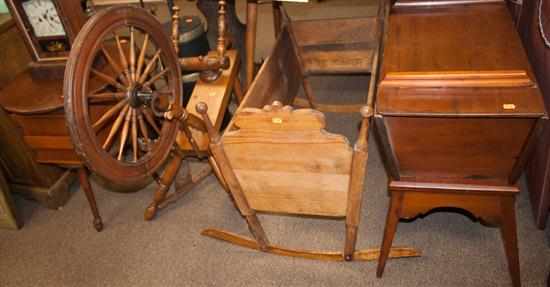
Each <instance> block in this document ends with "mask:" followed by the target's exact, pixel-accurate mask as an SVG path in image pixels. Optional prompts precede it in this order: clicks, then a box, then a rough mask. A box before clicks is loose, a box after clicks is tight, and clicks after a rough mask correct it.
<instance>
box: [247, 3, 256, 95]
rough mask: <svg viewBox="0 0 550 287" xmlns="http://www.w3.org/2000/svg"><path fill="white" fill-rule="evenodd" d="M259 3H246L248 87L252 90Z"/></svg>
mask: <svg viewBox="0 0 550 287" xmlns="http://www.w3.org/2000/svg"><path fill="white" fill-rule="evenodd" d="M257 20H258V2H257V1H255V0H248V1H247V3H246V36H245V37H246V40H245V42H246V87H244V89H245V90H248V88H250V85H251V84H252V81H253V80H254V52H255V49H256V29H257V27H258V21H257Z"/></svg>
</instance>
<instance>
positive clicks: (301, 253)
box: [201, 229, 422, 261]
mask: <svg viewBox="0 0 550 287" xmlns="http://www.w3.org/2000/svg"><path fill="white" fill-rule="evenodd" d="M201 235H203V236H208V237H211V238H214V239H218V240H221V241H225V242H229V243H232V244H235V245H238V246H241V247H244V248H248V249H254V250H260V248H259V246H258V244H257V243H256V241H255V240H253V239H250V238H248V237H245V236H241V235H237V234H235V233H232V232H228V231H224V230H218V229H205V230H203V231H202V232H201ZM265 252H267V253H271V254H276V255H281V256H289V257H299V258H305V259H313V260H323V261H345V260H344V254H343V253H342V252H330V251H308V250H293V249H287V248H283V247H279V246H274V245H269V246H268V249H267V251H265ZM379 255H380V249H378V248H372V249H363V250H357V251H355V252H354V253H353V260H357V261H374V260H377V259H378V256H379ZM421 255H422V254H421V252H420V251H418V250H416V249H414V248H410V247H392V248H391V251H390V255H389V258H408V257H419V256H421Z"/></svg>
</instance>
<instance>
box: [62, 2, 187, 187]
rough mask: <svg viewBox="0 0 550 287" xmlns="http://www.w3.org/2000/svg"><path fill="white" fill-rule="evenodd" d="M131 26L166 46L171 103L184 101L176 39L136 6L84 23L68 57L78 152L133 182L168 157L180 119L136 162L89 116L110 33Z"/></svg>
mask: <svg viewBox="0 0 550 287" xmlns="http://www.w3.org/2000/svg"><path fill="white" fill-rule="evenodd" d="M125 25H126V26H128V27H130V26H132V27H135V28H138V29H139V30H141V31H142V32H143V33H144V34H148V37H149V39H150V42H152V43H153V44H154V45H155V46H156V48H157V49H158V50H160V51H161V52H160V53H161V57H160V60H161V62H162V64H164V65H165V66H166V68H167V69H169V70H170V73H168V74H170V75H169V76H168V78H169V80H168V85H169V87H170V90H171V96H172V97H171V100H172V103H171V104H172V106H173V107H180V106H181V79H180V77H179V75H181V72H180V67H179V65H178V57H177V55H176V53H175V50H174V48H173V47H172V42H171V41H170V39H169V38H168V36H167V35H166V34H165V32H164V31H163V29H162V26H161V24H160V23H159V22H158V21H157V20H156V19H155V18H154V17H153V16H152V15H150V14H149V13H148V12H147V11H145V10H143V9H141V8H137V7H131V6H117V7H112V8H109V9H105V10H103V11H100V12H99V13H97V14H95V15H94V16H93V17H92V18H90V19H89V21H88V22H87V23H86V24H85V25H84V27H83V28H82V30H81V32H80V33H79V34H78V36H77V38H76V39H75V42H74V43H73V47H72V49H71V53H70V55H69V60H68V62H67V67H66V70H65V82H64V98H65V112H66V118H67V125H68V130H69V134H70V135H71V139H72V142H73V144H74V148H75V151H76V153H77V154H78V155H79V156H80V157H81V159H82V160H83V161H84V163H85V164H86V165H87V166H88V167H89V168H90V169H91V170H92V171H94V172H95V173H97V174H98V175H100V176H102V177H104V178H106V179H107V180H109V181H111V182H114V183H116V184H120V185H125V186H131V185H135V184H137V183H141V182H143V181H145V180H147V179H148V177H149V176H150V175H151V174H152V173H153V172H155V171H156V170H157V169H158V168H159V167H160V166H161V165H162V164H163V162H164V161H165V160H166V158H167V157H168V155H169V153H170V150H171V148H172V146H173V144H174V142H175V139H176V135H177V132H178V122H177V121H175V120H174V121H164V122H163V123H162V127H161V128H160V133H159V134H158V140H157V142H156V144H155V145H154V148H153V149H152V150H151V151H148V152H147V153H146V155H145V156H144V157H142V158H141V159H139V160H138V161H136V162H131V163H130V162H125V161H124V160H118V159H117V158H115V157H113V156H112V155H111V154H109V153H108V152H107V151H105V150H103V147H102V145H101V144H100V143H98V140H97V136H96V132H95V131H94V129H93V128H92V126H91V123H90V118H89V115H88V102H87V101H88V98H87V93H88V91H87V88H88V86H87V85H88V82H89V81H90V79H89V77H90V72H91V70H92V64H93V62H94V60H95V59H96V57H97V54H98V51H99V49H100V48H99V47H100V45H102V43H103V42H104V37H105V35H107V34H108V33H111V32H113V31H116V29H118V28H120V27H122V26H125ZM155 65H156V64H155ZM121 141H122V140H121ZM124 145H125V144H124Z"/></svg>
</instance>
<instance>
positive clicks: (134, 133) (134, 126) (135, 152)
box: [132, 109, 138, 162]
mask: <svg viewBox="0 0 550 287" xmlns="http://www.w3.org/2000/svg"><path fill="white" fill-rule="evenodd" d="M132 151H133V155H134V162H136V161H137V159H138V131H137V115H136V110H135V109H132Z"/></svg>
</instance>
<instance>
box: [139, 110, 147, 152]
mask: <svg viewBox="0 0 550 287" xmlns="http://www.w3.org/2000/svg"><path fill="white" fill-rule="evenodd" d="M137 119H138V124H139V130H140V132H141V134H142V135H143V139H144V142H145V144H148V143H149V131H148V130H147V126H146V125H145V121H144V120H143V114H142V113H141V110H137Z"/></svg>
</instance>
